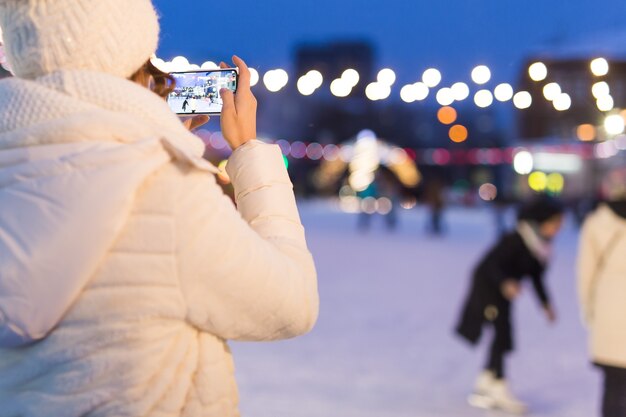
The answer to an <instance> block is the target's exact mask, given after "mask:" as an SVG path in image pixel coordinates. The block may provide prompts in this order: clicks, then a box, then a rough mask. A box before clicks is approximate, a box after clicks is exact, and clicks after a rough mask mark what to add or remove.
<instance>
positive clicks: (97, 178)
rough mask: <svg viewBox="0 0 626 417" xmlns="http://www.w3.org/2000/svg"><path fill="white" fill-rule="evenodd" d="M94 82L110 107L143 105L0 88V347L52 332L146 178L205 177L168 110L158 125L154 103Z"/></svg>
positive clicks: (17, 86)
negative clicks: (169, 166)
mask: <svg viewBox="0 0 626 417" xmlns="http://www.w3.org/2000/svg"><path fill="white" fill-rule="evenodd" d="M83 76H84V74H83V75H81V76H80V77H83ZM80 77H79V78H80ZM94 77H95V78H94V79H93V80H92V82H93V83H98V84H94V85H99V86H102V85H104V88H100V89H99V90H100V91H104V92H106V96H107V97H104V98H107V99H108V100H110V101H111V103H117V102H116V100H115V99H114V98H113V99H112V98H111V97H110V96H111V94H120V95H122V94H126V95H127V101H128V102H130V103H134V102H136V103H143V105H142V106H139V107H138V109H137V111H134V110H133V108H131V109H111V108H110V107H111V106H107V105H106V103H107V100H104V98H102V97H99V96H97V94H96V96H94V97H84V96H81V92H85V93H86V94H94V92H93V89H90V90H83V89H78V90H76V91H74V90H71V91H68V89H65V88H64V86H63V85H62V84H54V85H55V87H57V89H55V88H50V87H49V86H42V85H41V83H39V84H37V83H34V82H31V81H25V80H10V81H9V82H4V81H3V82H0V207H2V210H0V347H15V346H20V345H23V344H26V343H29V342H32V341H35V340H38V339H41V338H43V337H45V336H46V335H47V334H48V333H49V332H50V331H51V330H52V329H53V328H54V327H55V326H56V325H57V323H58V322H59V321H60V320H61V319H62V318H63V315H64V314H65V313H66V312H67V311H68V309H69V308H70V307H71V306H72V305H73V303H74V301H75V300H76V298H77V297H78V296H79V294H80V293H81V291H82V289H83V288H84V286H85V285H86V284H87V283H88V282H89V280H90V278H91V277H92V276H93V275H94V273H95V272H96V271H97V269H98V267H99V265H100V264H101V262H102V260H103V259H104V257H105V256H106V254H107V253H108V250H109V249H110V247H111V246H112V245H113V243H114V241H115V240H116V238H117V236H118V235H119V233H120V231H121V230H122V228H123V226H124V224H125V222H126V219H127V218H128V215H129V213H130V211H131V210H132V207H133V202H134V197H135V194H136V192H137V190H138V188H139V187H140V186H141V185H142V184H143V183H144V181H145V180H146V178H147V177H149V176H150V175H151V174H152V173H154V172H155V171H156V170H158V169H159V168H160V167H162V166H163V165H164V164H166V163H168V162H169V161H171V160H172V159H173V158H174V159H181V160H185V161H187V162H188V163H189V164H191V165H194V166H196V167H198V168H201V169H204V170H207V171H212V172H214V167H213V166H211V165H210V164H208V163H206V162H204V161H203V160H202V159H201V155H202V149H203V147H202V144H201V143H198V142H199V140H198V139H197V138H195V137H193V136H192V135H191V134H189V133H188V132H186V130H185V129H184V128H183V127H182V125H181V124H180V122H179V121H178V120H177V119H176V118H175V116H174V118H173V119H172V118H171V117H172V115H171V112H169V110H167V112H165V110H164V111H162V112H161V113H162V114H161V116H159V114H158V112H159V110H158V109H159V106H161V103H160V99H159V98H158V97H157V96H156V95H153V94H151V93H150V92H147V93H148V94H149V95H145V92H144V91H142V90H143V89H141V90H133V86H132V85H127V84H128V83H127V84H124V83H125V80H120V81H119V82H118V81H113V82H109V81H110V78H107V77H106V76H102V75H94ZM65 78H66V77H65ZM65 78H63V79H65ZM70 78H73V77H70ZM113 78H114V77H113ZM48 82H50V80H48ZM120 83H121V84H120ZM70 85H73V86H75V85H76V83H70ZM137 88H141V87H137ZM77 91H78V93H77ZM112 92H113V93H112ZM96 93H97V92H96ZM151 96H154V99H153V98H152V97H151ZM101 99H102V100H101ZM154 100H157V101H154ZM54 104H56V106H55V105H54ZM163 104H164V103H163ZM51 105H52V106H51ZM115 105H118V104H115ZM164 107H165V109H167V106H164ZM146 108H148V109H150V108H152V109H157V110H156V113H157V114H150V117H153V118H156V119H157V120H160V122H159V123H158V124H157V123H154V122H152V123H150V122H151V120H146V118H145V117H142V114H143V112H146V111H148V110H146ZM124 110H126V111H124ZM189 137H191V138H193V139H192V140H191V141H190V142H189V144H185V143H184V142H182V141H181V139H184V138H189ZM191 138H189V139H191Z"/></svg>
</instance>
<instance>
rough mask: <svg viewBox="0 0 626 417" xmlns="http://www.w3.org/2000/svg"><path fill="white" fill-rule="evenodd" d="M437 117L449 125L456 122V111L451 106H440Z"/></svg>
mask: <svg viewBox="0 0 626 417" xmlns="http://www.w3.org/2000/svg"><path fill="white" fill-rule="evenodd" d="M437 119H438V120H439V122H441V123H442V124H444V125H451V124H452V123H454V122H456V119H457V112H456V110H455V109H454V108H453V107H449V106H446V107H442V108H440V109H439V111H438V112H437Z"/></svg>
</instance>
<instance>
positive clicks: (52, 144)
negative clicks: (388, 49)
mask: <svg viewBox="0 0 626 417" xmlns="http://www.w3.org/2000/svg"><path fill="white" fill-rule="evenodd" d="M0 26H1V27H2V29H3V30H4V43H5V48H6V53H7V56H8V58H9V62H10V64H11V66H12V68H13V71H14V74H15V76H16V77H15V78H12V79H8V80H3V81H1V82H0V207H2V210H0V348H1V350H0V416H41V415H49V416H67V417H73V416H92V415H93V416H96V415H97V416H193V417H195V416H220V417H224V416H237V415H238V411H237V390H236V384H235V379H234V371H233V363H232V358H231V354H230V351H229V349H228V345H227V344H226V340H229V339H230V340H249V341H258V340H275V339H283V338H289V337H294V336H297V335H300V334H303V333H306V332H307V331H309V330H310V329H311V327H312V326H313V324H314V322H315V321H316V317H317V312H318V296H317V284H316V273H315V268H314V264H313V260H312V257H311V255H310V253H309V251H308V249H307V246H306V242H305V238H304V230H303V228H302V225H301V224H300V220H299V217H298V212H297V208H296V204H295V199H294V196H293V192H292V186H291V183H290V181H289V177H288V175H287V172H286V170H285V167H284V163H283V160H282V155H281V153H280V150H279V149H278V147H276V146H273V145H266V144H263V143H260V142H258V141H256V140H254V138H255V137H256V101H255V98H254V96H253V95H252V93H251V91H250V74H249V71H248V69H247V67H246V65H245V63H244V62H243V61H242V60H240V59H239V58H236V57H235V58H234V63H235V64H236V65H237V66H238V67H239V71H240V84H239V91H238V92H237V94H236V96H233V94H232V93H230V92H228V91H225V92H223V95H224V111H223V115H222V119H221V123H222V132H223V135H224V137H225V138H226V140H227V141H228V142H229V144H230V145H231V147H232V148H233V150H234V151H233V154H232V157H231V158H230V162H229V164H228V168H227V170H228V173H229V175H230V178H231V179H232V182H233V184H234V188H235V193H236V200H237V209H235V207H234V206H233V204H232V203H231V201H230V200H229V199H228V198H227V197H226V196H225V195H224V194H223V193H222V191H221V189H220V188H219V186H218V185H217V183H216V180H215V176H214V174H215V173H216V172H217V170H216V168H215V167H213V166H212V165H211V164H209V163H208V162H207V161H205V160H203V159H202V154H203V151H204V146H203V144H202V142H201V141H200V140H199V139H198V138H197V137H195V136H194V135H192V134H190V133H189V132H188V130H187V129H186V128H185V127H184V126H183V124H181V122H180V121H179V119H178V118H177V117H176V116H175V115H174V114H173V113H172V112H171V111H170V110H169V108H168V106H167V104H166V103H165V101H164V100H163V97H165V96H166V95H167V93H168V92H169V91H171V86H168V81H167V78H166V76H165V74H162V73H160V72H159V71H157V70H156V69H155V68H154V67H153V66H152V65H151V64H150V63H149V61H148V60H149V57H150V56H151V55H152V54H153V53H154V52H155V50H156V46H157V41H158V31H159V26H158V20H157V15H156V13H155V10H154V8H153V6H152V4H151V2H150V0H133V1H126V0H108V1H106V2H104V1H101V0H55V1H49V0H0ZM145 86H150V87H151V89H152V90H153V91H151V90H149V89H147V88H145ZM155 93H156V94H155ZM194 122H195V123H194V124H195V125H198V124H199V123H202V122H206V119H199V118H198V119H194ZM188 127H191V123H189V125H188Z"/></svg>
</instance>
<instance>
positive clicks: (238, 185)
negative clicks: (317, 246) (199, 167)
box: [176, 141, 319, 340]
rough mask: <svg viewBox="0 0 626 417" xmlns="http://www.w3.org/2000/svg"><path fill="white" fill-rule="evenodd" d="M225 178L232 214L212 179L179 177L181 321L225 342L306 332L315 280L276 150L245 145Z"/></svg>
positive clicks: (313, 309)
mask: <svg viewBox="0 0 626 417" xmlns="http://www.w3.org/2000/svg"><path fill="white" fill-rule="evenodd" d="M227 171H228V173H229V175H230V177H231V180H232V182H233V185H234V188H235V193H236V201H237V208H238V209H236V208H235V206H234V205H233V204H232V202H231V200H230V199H229V198H228V197H226V196H225V195H224V194H223V192H222V190H221V188H220V187H219V186H218V185H217V183H216V180H215V177H214V176H213V175H207V173H206V172H200V171H191V172H188V173H186V175H184V177H183V178H184V181H183V184H184V185H183V187H182V189H181V190H180V196H179V202H178V209H177V213H176V218H177V220H176V221H177V227H178V237H177V240H178V245H179V248H178V265H179V273H180V280H181V284H182V290H183V294H184V296H185V298H186V301H187V304H188V320H189V322H190V323H191V324H193V325H194V326H196V327H198V328H200V329H201V330H204V331H207V332H210V333H212V334H215V335H217V336H219V337H222V338H224V339H231V340H273V339H283V338H289V337H294V336H297V335H300V334H303V333H306V332H308V331H309V330H310V329H311V328H312V327H313V325H314V323H315V321H316V319H317V315H318V305H319V300H318V292H317V275H316V271H315V266H314V263H313V258H312V256H311V254H310V253H309V250H308V248H307V245H306V240H305V235H304V228H303V226H302V224H301V223H300V217H299V214H298V210H297V207H296V201H295V197H294V195H293V189H292V184H291V181H290V180H289V176H288V174H287V170H286V168H285V165H284V162H283V158H282V154H281V152H280V149H279V148H278V147H277V146H274V145H267V144H263V143H261V142H257V141H254V142H251V143H248V144H246V145H244V146H242V147H240V148H238V149H237V150H236V151H235V152H234V153H233V155H232V156H231V158H230V161H229V163H228V167H227Z"/></svg>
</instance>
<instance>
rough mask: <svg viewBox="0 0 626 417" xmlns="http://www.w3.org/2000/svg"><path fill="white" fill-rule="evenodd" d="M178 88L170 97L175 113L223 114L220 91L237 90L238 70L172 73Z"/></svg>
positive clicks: (170, 103)
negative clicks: (224, 89) (225, 89)
mask: <svg viewBox="0 0 626 417" xmlns="http://www.w3.org/2000/svg"><path fill="white" fill-rule="evenodd" d="M170 75H172V77H174V80H176V88H175V89H174V91H172V92H171V93H170V94H169V95H168V96H167V103H168V104H169V106H170V108H171V109H172V111H174V112H175V113H176V114H181V115H192V114H210V115H219V114H221V113H222V106H223V102H222V97H221V95H220V90H221V89H223V88H227V89H229V90H230V91H232V92H233V93H235V92H236V91H237V81H238V75H237V69H235V68H223V69H214V70H208V71H207V70H197V71H184V72H172V73H170Z"/></svg>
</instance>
